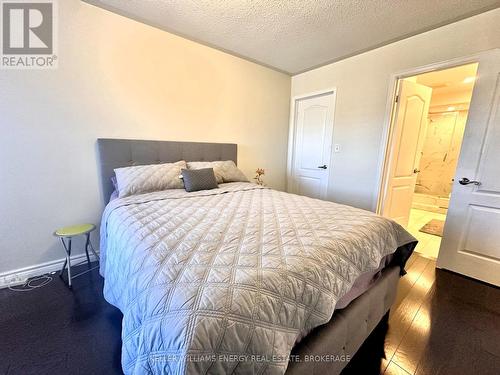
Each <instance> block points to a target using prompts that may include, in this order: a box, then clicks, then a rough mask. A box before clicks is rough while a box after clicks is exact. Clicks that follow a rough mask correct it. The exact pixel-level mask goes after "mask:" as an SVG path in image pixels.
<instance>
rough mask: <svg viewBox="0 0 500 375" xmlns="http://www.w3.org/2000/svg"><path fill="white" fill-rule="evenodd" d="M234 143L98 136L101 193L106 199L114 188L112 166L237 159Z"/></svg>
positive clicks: (107, 199) (105, 199)
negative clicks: (105, 137)
mask: <svg viewBox="0 0 500 375" xmlns="http://www.w3.org/2000/svg"><path fill="white" fill-rule="evenodd" d="M237 148H238V146H237V145H236V144H232V143H199V142H173V141H145V140H135V139H104V138H101V139H98V140H97V150H98V154H99V156H98V157H99V167H100V177H101V181H100V182H101V193H102V198H103V201H104V202H105V203H108V201H109V197H110V196H111V193H112V192H113V186H112V184H111V177H112V176H113V175H114V169H115V168H120V167H129V166H132V165H145V164H155V163H171V162H176V161H179V160H186V161H216V160H233V161H234V162H235V163H237V160H236V159H237V156H238V153H237Z"/></svg>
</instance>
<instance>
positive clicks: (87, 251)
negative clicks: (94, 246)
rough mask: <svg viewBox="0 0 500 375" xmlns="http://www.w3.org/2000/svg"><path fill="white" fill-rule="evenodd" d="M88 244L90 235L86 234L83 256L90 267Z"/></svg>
mask: <svg viewBox="0 0 500 375" xmlns="http://www.w3.org/2000/svg"><path fill="white" fill-rule="evenodd" d="M89 243H90V233H87V239H86V241H85V255H87V263H88V265H89V267H90V257H89Z"/></svg>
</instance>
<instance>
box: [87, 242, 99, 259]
mask: <svg viewBox="0 0 500 375" xmlns="http://www.w3.org/2000/svg"><path fill="white" fill-rule="evenodd" d="M89 246H90V251H92V253H93V254H94V256H95V257H96V259H97V261H100V259H99V255H97V253H96V251H95V249H94V246H93V245H92V242H91V241H90V240H89Z"/></svg>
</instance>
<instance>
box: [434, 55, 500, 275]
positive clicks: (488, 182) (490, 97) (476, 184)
mask: <svg viewBox="0 0 500 375" xmlns="http://www.w3.org/2000/svg"><path fill="white" fill-rule="evenodd" d="M482 56H483V57H481V58H479V59H478V62H479V66H478V71H477V80H476V84H475V86H474V92H473V96H472V101H471V104H470V108H469V116H468V120H467V125H466V128H465V134H464V138H463V143H462V148H461V152H460V157H459V160H458V165H457V172H456V175H455V179H454V185H453V190H452V194H451V200H450V206H449V209H448V215H447V219H446V224H445V228H444V236H443V240H442V242H441V248H440V251H439V257H438V261H437V266H438V267H439V268H446V269H449V270H451V271H455V272H458V273H461V274H464V275H467V276H470V277H473V278H476V279H479V280H482V281H485V282H488V283H491V284H494V285H500V50H498V49H497V50H494V51H492V52H490V53H488V54H486V55H482Z"/></svg>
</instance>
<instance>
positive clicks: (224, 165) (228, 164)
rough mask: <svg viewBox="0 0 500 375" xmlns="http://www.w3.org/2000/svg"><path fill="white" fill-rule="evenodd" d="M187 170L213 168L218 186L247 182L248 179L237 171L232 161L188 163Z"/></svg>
mask: <svg viewBox="0 0 500 375" xmlns="http://www.w3.org/2000/svg"><path fill="white" fill-rule="evenodd" d="M187 166H188V169H203V168H213V170H214V173H215V178H216V180H217V183H218V184H221V183H223V182H248V178H246V176H245V175H244V174H243V172H242V171H241V170H239V169H238V167H237V166H236V164H234V161H232V160H225V161H190V162H188V163H187Z"/></svg>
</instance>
